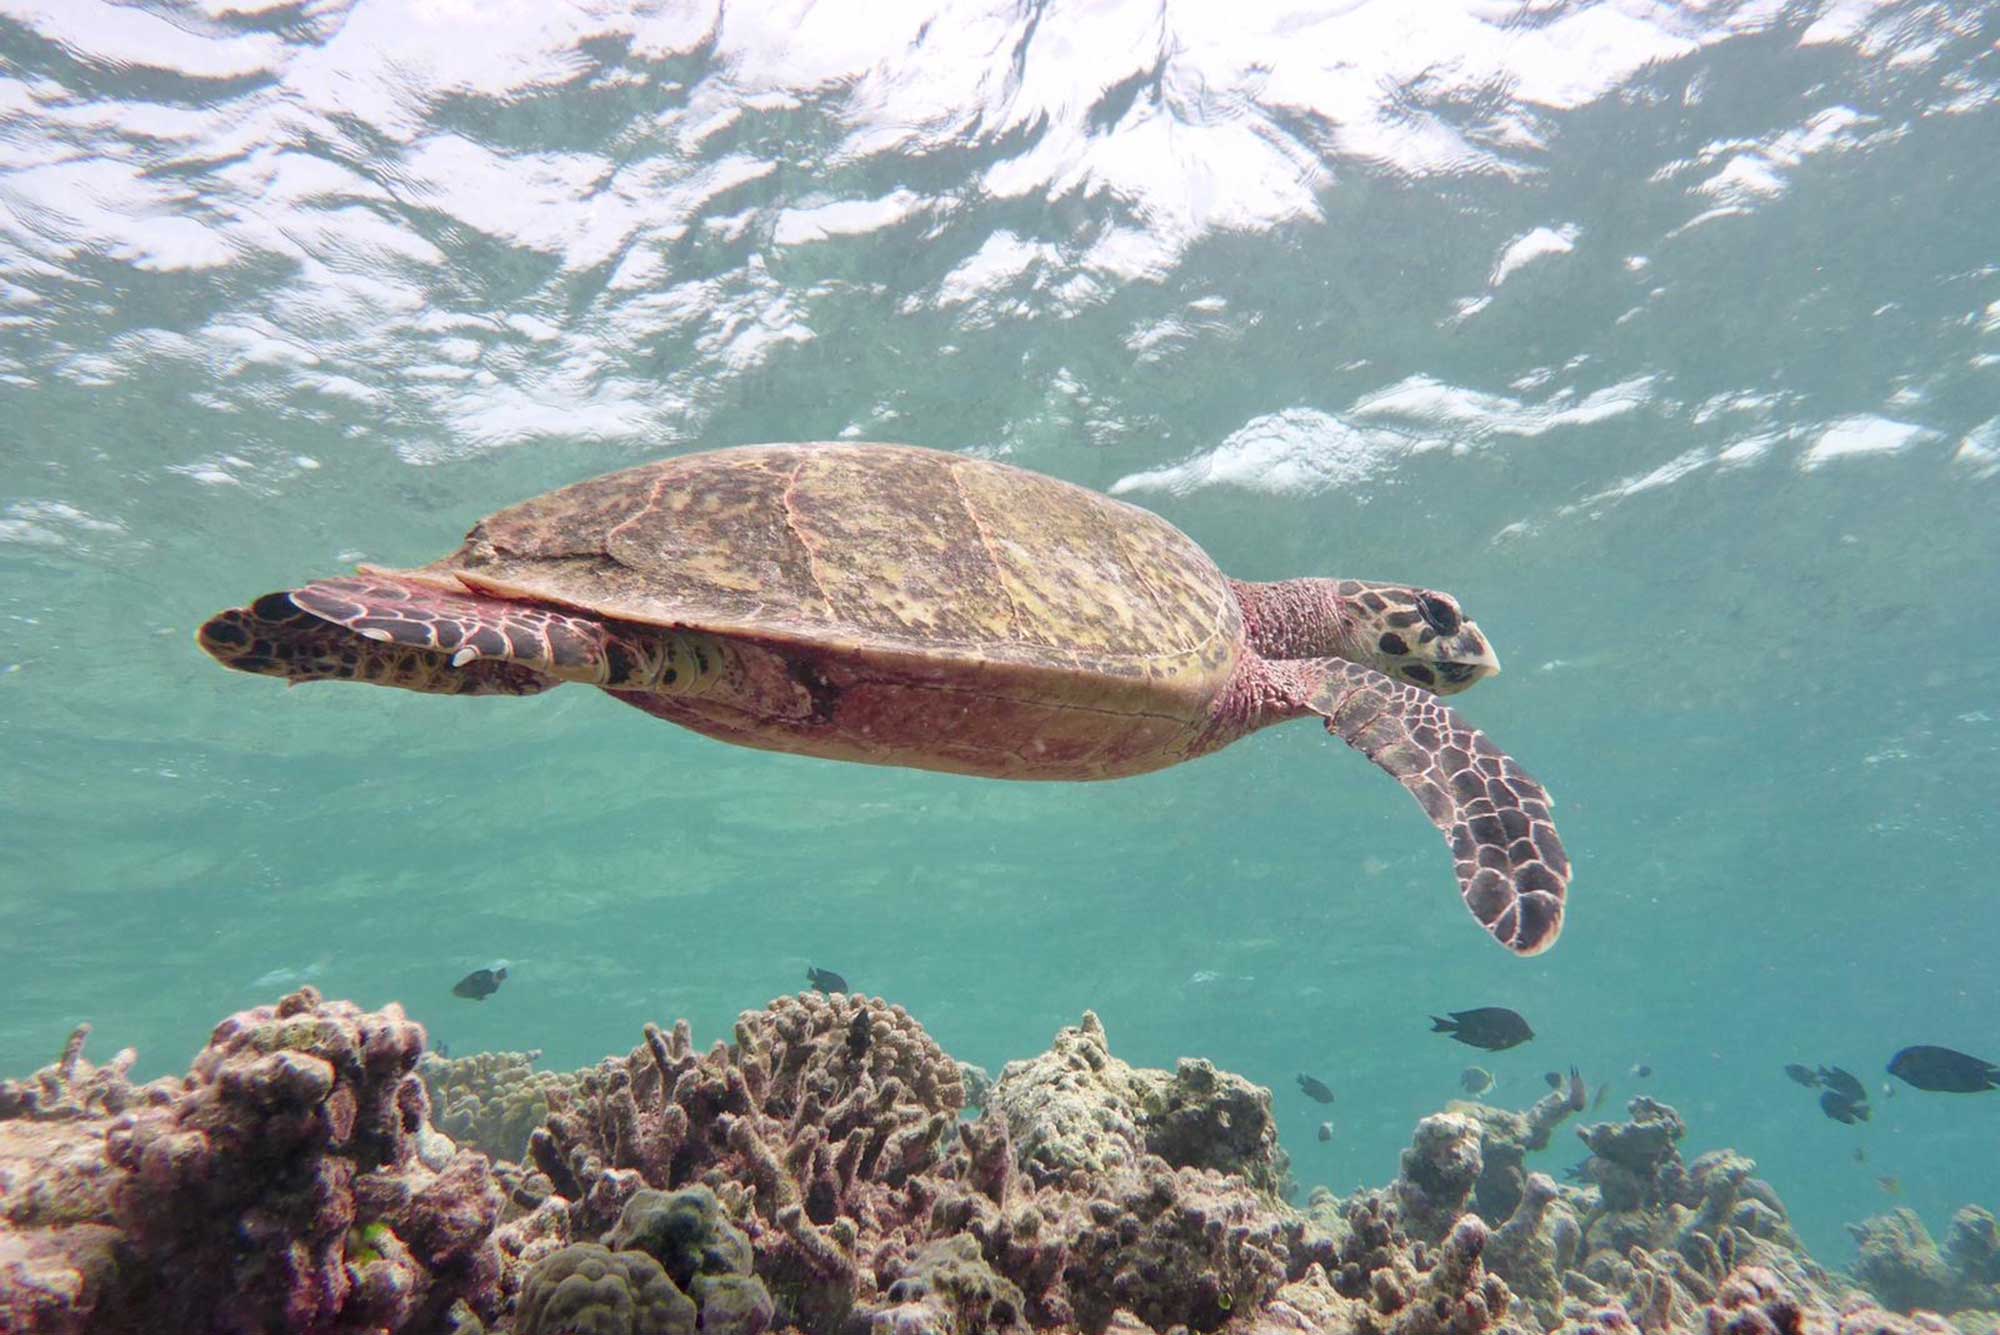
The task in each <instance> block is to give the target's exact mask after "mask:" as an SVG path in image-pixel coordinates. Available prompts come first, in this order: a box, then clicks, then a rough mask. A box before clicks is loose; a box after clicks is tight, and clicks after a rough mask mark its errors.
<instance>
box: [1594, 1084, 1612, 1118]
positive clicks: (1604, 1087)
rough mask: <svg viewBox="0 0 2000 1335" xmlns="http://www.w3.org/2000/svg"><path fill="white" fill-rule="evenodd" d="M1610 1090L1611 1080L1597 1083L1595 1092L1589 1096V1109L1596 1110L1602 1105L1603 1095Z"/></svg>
mask: <svg viewBox="0 0 2000 1335" xmlns="http://www.w3.org/2000/svg"><path fill="white" fill-rule="evenodd" d="M1610 1092H1611V1082H1610V1081H1609V1080H1607V1081H1605V1082H1604V1083H1603V1084H1601V1085H1599V1086H1598V1087H1597V1092H1596V1093H1594V1094H1592V1095H1591V1096H1590V1110H1591V1111H1592V1112H1596V1111H1597V1110H1598V1109H1599V1108H1602V1107H1603V1106H1604V1096H1605V1095H1606V1094H1609V1093H1610Z"/></svg>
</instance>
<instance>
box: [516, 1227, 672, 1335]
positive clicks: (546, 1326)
mask: <svg viewBox="0 0 2000 1335" xmlns="http://www.w3.org/2000/svg"><path fill="white" fill-rule="evenodd" d="M696 1319H697V1316H696V1312H695V1305H694V1303H693V1302H692V1301H690V1300H689V1298H688V1296H687V1295H686V1294H684V1293H682V1292H681V1291H680V1290H679V1289H677V1288H675V1287H674V1282H673V1281H672V1280H671V1279H668V1278H667V1272H666V1271H664V1270H662V1269H661V1268H660V1263H659V1262H658V1261H656V1260H654V1259H653V1258H652V1257H651V1256H648V1255H647V1254H646V1253H644V1252H627V1251H612V1250H610V1249H608V1248H605V1247H600V1246H599V1245H598V1244H596V1243H594V1242H577V1243H572V1244H570V1245H569V1246H567V1247H564V1248H563V1249H562V1250H561V1251H558V1252H554V1253H551V1254H550V1255H549V1256H547V1257H546V1258H544V1259H543V1260H542V1261H541V1263H540V1264H538V1265H537V1266H536V1267H535V1268H534V1270H533V1271H531V1272H530V1273H529V1275H528V1278H527V1282H526V1283H525V1284H523V1285H522V1286H521V1299H520V1303H519V1305H518V1306H517V1307H516V1309H515V1313H514V1327H513V1328H514V1330H515V1331H516V1332H517V1333H518V1335H694V1332H695V1322H696Z"/></svg>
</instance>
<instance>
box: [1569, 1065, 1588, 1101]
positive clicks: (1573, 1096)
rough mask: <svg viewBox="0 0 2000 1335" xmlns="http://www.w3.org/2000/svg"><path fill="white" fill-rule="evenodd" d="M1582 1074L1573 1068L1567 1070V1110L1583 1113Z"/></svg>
mask: <svg viewBox="0 0 2000 1335" xmlns="http://www.w3.org/2000/svg"><path fill="white" fill-rule="evenodd" d="M1583 1093H1584V1090H1583V1072H1581V1071H1579V1070H1577V1069H1576V1068H1575V1067H1574V1066H1572V1067H1570V1068H1569V1110H1570V1111H1571V1112H1582V1111H1583Z"/></svg>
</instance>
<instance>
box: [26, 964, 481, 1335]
mask: <svg viewBox="0 0 2000 1335" xmlns="http://www.w3.org/2000/svg"><path fill="white" fill-rule="evenodd" d="M423 1041H424V1040H423V1030H422V1029H421V1028H420V1027H419V1026H417V1025H415V1024H413V1023H411V1022H410V1021H408V1020H407V1019H405V1018H404V1016H403V1014H402V1012H401V1011H400V1010H399V1009H398V1008H396V1007H394V1006H390V1007H388V1008H386V1009H385V1010H384V1011H382V1012H381V1013H379V1014H369V1013H366V1012H363V1011H361V1010H360V1009H358V1008H357V1007H355V1006H353V1005H350V1004H348V1003H346V1002H331V1003H329V1002H324V1001H322V1000H321V999H320V997H319V995H318V993H316V992H314V991H313V990H312V989H311V988H307V989H304V990H303V991H300V992H297V993H294V994H293V995H291V996H289V997H286V998H285V999H284V1000H283V1001H281V1002H280V1003H278V1004H277V1005H276V1006H264V1007H259V1008H257V1009H255V1010H251V1011H245V1012H242V1013H240V1014H238V1015H236V1016H233V1017H231V1018H230V1019H228V1020H225V1021H223V1022H222V1024H221V1025H219V1026H218V1027H217V1028H216V1030H215V1032H214V1035H213V1036H212V1037H211V1038H210V1040H209V1044H208V1046H207V1047H206V1048H204V1049H203V1050H202V1052H201V1053H200V1054H199V1055H198V1056H197V1057H196V1058H195V1062H194V1067H193V1069H192V1070H191V1071H190V1072H189V1074H188V1076H187V1077H186V1078H185V1079H184V1080H181V1081H162V1082H155V1083H154V1084H152V1085H147V1086H143V1087H137V1088H134V1087H132V1086H130V1085H128V1084H126V1082H125V1081H124V1078H123V1072H124V1070H125V1069H126V1068H127V1067H129V1065H130V1058H129V1057H127V1056H126V1055H125V1054H120V1057H119V1058H118V1059H115V1060H114V1061H113V1063H112V1064H111V1065H110V1066H108V1067H106V1068H103V1069H101V1070H86V1068H85V1067H84V1064H83V1063H82V1062H81V1057H80V1053H81V1047H82V1036H81V1035H78V1036H77V1037H75V1038H73V1039H72V1041H71V1047H70V1049H68V1050H66V1052H65V1056H64V1060H63V1061H62V1062H60V1063H58V1066H57V1069H56V1070H55V1072H54V1073H53V1079H50V1078H49V1076H50V1073H47V1072H45V1073H43V1074H42V1075H41V1076H38V1077H36V1080H35V1082H34V1083H35V1088H34V1089H33V1090H32V1091H29V1090H27V1089H25V1088H24V1087H23V1086H21V1085H10V1086H9V1087H8V1089H7V1092H6V1095H5V1106H6V1107H7V1108H8V1109H9V1111H10V1116H9V1118H8V1119H7V1121H6V1122H0V1126H5V1127H7V1128H8V1130H7V1136H8V1139H9V1140H10V1141H12V1142H13V1143H15V1144H17V1145H18V1144H19V1142H20V1138H21V1136H22V1130H23V1128H26V1129H27V1130H28V1131H30V1132H32V1131H34V1130H36V1129H40V1130H41V1131H43V1132H44V1133H45V1134H46V1133H47V1132H48V1131H49V1130H50V1129H51V1128H61V1132H60V1134H61V1136H62V1139H61V1141H60V1142H59V1143H48V1144H46V1145H45V1146H44V1147H43V1148H42V1149H41V1150H40V1152H41V1153H42V1154H44V1155H45V1156H46V1163H47V1165H48V1167H47V1168H46V1169H44V1170H42V1171H40V1172H38V1173H37V1174H35V1177H36V1181H34V1182H32V1183H27V1184H21V1183H20V1182H19V1179H18V1178H15V1175H13V1174H9V1177H10V1179H14V1180H15V1182H16V1184H17V1185H16V1186H15V1187H13V1188H10V1189H8V1190H7V1192H6V1195H7V1198H8V1202H9V1209H8V1211H7V1223H8V1225H9V1228H8V1230H7V1235H6V1236H0V1314H4V1316H5V1324H6V1329H8V1330H9V1331H13V1330H17V1329H18V1330H22V1331H37V1332H41V1331H67V1330H84V1329H88V1330H90V1331H93V1332H100V1331H101V1332H114V1333H115V1332H125V1331H178V1330H189V1331H193V1330H203V1331H209V1330H213V1331H223V1332H234V1331H262V1330H271V1329H288V1330H300V1331H316V1332H317V1331H324V1332H339V1331H350V1330H351V1331H364V1330H382V1329H388V1330H401V1329H426V1328H436V1327H440V1326H441V1325H442V1324H443V1323H444V1320H445V1313H446V1312H448V1311H449V1310H451V1309H453V1308H454V1307H461V1308H463V1310H467V1311H471V1312H475V1313H479V1314H481V1315H486V1314H492V1313H497V1311H498V1306H499V1279H500V1255H499V1252H498V1250H497V1249H496V1248H495V1246H494V1243H493V1240H492V1234H493V1230H494V1227H495V1226H496V1225H497V1223H498V1222H499V1214H500V1206H501V1198H500V1193H499V1191H498V1189H497V1188H496V1187H495V1186H494V1185H493V1183H492V1181H491V1178H490V1176H489V1173H488V1167H487V1162H486V1159H485V1158H484V1156H482V1155H478V1154H475V1153H471V1152H458V1151H455V1150H452V1149H451V1148H450V1147H449V1146H448V1145H438V1144H435V1143H432V1144H431V1145H430V1148H431V1149H432V1150H433V1151H435V1153H433V1155H432V1158H431V1160H430V1161H428V1162H427V1161H426V1160H425V1158H424V1157H423V1154H422V1150H423V1148H424V1147H425V1144H426V1141H425V1136H424V1134H423V1132H424V1121H425V1117H426V1114H427V1111H428V1107H427V1104H426V1101H425V1097H424V1091H423V1085H422V1083H421V1082H420V1081H419V1080H417V1078H416V1077H415V1075H414V1074H412V1072H413V1069H414V1067H415V1065H416V1062H417V1058H418V1056H419V1055H420V1054H421V1052H422V1050H423ZM52 1184H53V1185H52ZM107 1257H109V1258H111V1260H112V1261H113V1262H115V1263H114V1264H107V1262H106V1258H107Z"/></svg>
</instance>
